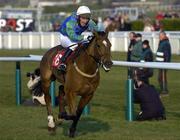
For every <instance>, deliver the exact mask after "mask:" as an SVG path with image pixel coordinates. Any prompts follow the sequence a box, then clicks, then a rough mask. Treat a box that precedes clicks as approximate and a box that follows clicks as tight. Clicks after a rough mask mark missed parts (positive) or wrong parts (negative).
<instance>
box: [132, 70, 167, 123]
mask: <svg viewBox="0 0 180 140" xmlns="http://www.w3.org/2000/svg"><path fill="white" fill-rule="evenodd" d="M135 83H136V90H135V91H134V102H135V103H139V104H140V109H141V111H140V112H139V114H138V115H137V117H136V119H137V120H138V121H144V120H153V119H155V120H163V119H166V116H165V110H164V107H163V104H162V102H161V100H160V98H159V94H158V92H157V91H156V89H155V88H154V86H152V85H147V84H145V83H144V72H143V71H141V70H137V71H136V76H135Z"/></svg>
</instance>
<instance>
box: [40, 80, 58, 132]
mask: <svg viewBox="0 0 180 140" xmlns="http://www.w3.org/2000/svg"><path fill="white" fill-rule="evenodd" d="M50 83H51V81H50V80H43V79H42V90H43V93H44V95H45V97H44V98H45V102H46V108H47V114H48V130H49V131H55V121H54V118H53V113H52V106H51V97H50V95H49V87H50Z"/></svg>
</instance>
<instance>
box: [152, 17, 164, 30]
mask: <svg viewBox="0 0 180 140" xmlns="http://www.w3.org/2000/svg"><path fill="white" fill-rule="evenodd" d="M162 29H163V25H162V23H161V22H160V21H159V20H157V19H156V21H155V24H154V30H155V31H161V30H162Z"/></svg>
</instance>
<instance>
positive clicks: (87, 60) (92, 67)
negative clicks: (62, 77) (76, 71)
mask: <svg viewBox="0 0 180 140" xmlns="http://www.w3.org/2000/svg"><path fill="white" fill-rule="evenodd" d="M92 44H93V42H92V43H91V44H89V45H92ZM93 47H94V46H89V47H88V48H87V49H86V50H84V51H82V53H81V54H80V56H79V57H78V59H77V62H76V63H77V64H78V67H79V68H80V69H81V70H82V71H83V72H86V73H89V74H92V73H94V72H95V71H96V69H97V67H98V64H97V62H96V61H95V59H94V58H93V57H92V56H91V55H92V54H91V55H90V53H89V52H90V51H91V49H94V48H93Z"/></svg>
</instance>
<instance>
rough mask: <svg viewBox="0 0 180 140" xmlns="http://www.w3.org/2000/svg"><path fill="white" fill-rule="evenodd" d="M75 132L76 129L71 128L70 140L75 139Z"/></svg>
mask: <svg viewBox="0 0 180 140" xmlns="http://www.w3.org/2000/svg"><path fill="white" fill-rule="evenodd" d="M75 131H76V130H75V129H71V128H70V129H69V137H70V138H74V137H75Z"/></svg>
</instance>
